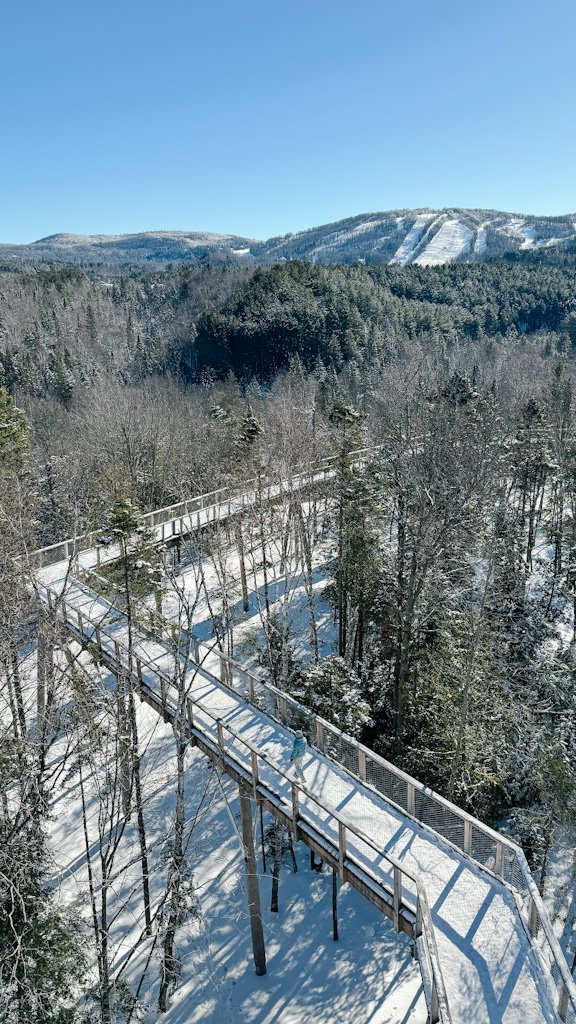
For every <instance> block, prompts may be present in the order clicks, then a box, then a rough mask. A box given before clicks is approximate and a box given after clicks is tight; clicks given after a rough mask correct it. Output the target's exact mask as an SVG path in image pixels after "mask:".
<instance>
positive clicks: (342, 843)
mask: <svg viewBox="0 0 576 1024" xmlns="http://www.w3.org/2000/svg"><path fill="white" fill-rule="evenodd" d="M345 857H346V825H345V824H344V822H342V821H339V822H338V871H339V872H340V878H341V879H342V881H344V858H345Z"/></svg>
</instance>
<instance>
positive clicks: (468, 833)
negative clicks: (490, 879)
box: [463, 819, 498, 874]
mask: <svg viewBox="0 0 576 1024" xmlns="http://www.w3.org/2000/svg"><path fill="white" fill-rule="evenodd" d="M471 849H472V822H470V821H467V820H466V819H464V846H463V850H464V853H466V854H469V853H470V850H471ZM496 873H497V874H498V872H496Z"/></svg>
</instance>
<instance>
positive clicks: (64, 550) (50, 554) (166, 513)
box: [31, 445, 382, 568]
mask: <svg viewBox="0 0 576 1024" xmlns="http://www.w3.org/2000/svg"><path fill="white" fill-rule="evenodd" d="M381 447H382V445H374V446H372V447H368V448H358V449H354V451H352V452H350V456H351V457H353V458H355V461H356V462H357V463H358V464H359V465H361V464H362V463H363V462H364V460H365V458H366V457H367V456H368V455H369V454H370V453H372V452H375V451H378V450H379V449H380V448H381ZM337 461H338V456H337V455H329V456H327V457H326V458H324V459H321V460H320V465H319V467H316V468H315V467H309V469H306V470H302V471H300V472H299V473H296V474H294V475H293V476H292V477H291V478H290V484H291V487H292V486H293V485H294V483H296V482H297V481H302V482H303V483H305V482H306V481H307V480H311V479H313V478H315V477H318V476H322V478H323V479H327V478H328V477H329V476H331V475H332V473H333V471H334V469H333V467H334V465H335V463H336V462H337ZM283 482H284V481H283ZM252 485H254V486H257V487H264V488H268V489H270V488H274V487H278V486H280V485H279V484H278V482H274V481H272V480H270V479H269V478H267V477H266V476H262V478H261V479H260V480H259V481H258V480H256V479H250V480H243V481H242V482H237V481H235V482H233V483H231V484H225V485H224V486H223V487H219V488H217V490H214V491H207V492H206V493H203V494H199V495H196V496H195V497H191V498H185V499H183V500H182V501H178V502H175V503H174V504H173V505H165V506H164V507H163V508H159V509H153V510H152V511H151V512H143V513H142V515H141V516H140V518H141V521H142V522H143V523H146V524H147V525H149V526H151V527H156V526H160V528H161V529H160V534H159V538H158V539H159V541H160V542H161V543H164V542H165V541H166V540H169V539H170V537H171V536H175V535H176V534H177V533H178V532H179V531H178V529H177V528H176V526H177V524H182V523H183V521H184V520H186V519H188V518H190V519H191V516H192V515H193V514H195V513H196V514H198V513H200V512H207V513H210V512H211V511H213V510H214V509H218V508H221V506H222V503H223V502H224V501H230V502H232V501H233V500H238V499H241V498H244V497H246V495H247V491H246V488H249V487H250V486H252ZM216 496H218V499H219V500H218V501H211V502H210V501H208V500H207V499H210V498H216ZM167 523H170V524H171V527H172V528H171V530H170V531H167V530H166V528H165V527H166V524H167ZM190 525H193V524H192V521H191V524H190ZM105 533H106V528H105V527H100V528H98V529H95V530H90V531H89V532H88V533H83V534H80V535H79V536H76V537H67V538H66V539H65V540H62V541H57V542H56V543H55V544H48V545H46V546H45V547H42V548H37V549H36V550H35V551H34V552H32V555H31V560H32V565H33V566H34V567H36V568H44V567H46V566H48V565H54V564H55V563H57V562H63V561H66V560H67V559H70V558H72V557H73V556H74V555H78V554H79V553H80V552H82V551H89V550H91V549H94V550H95V551H96V553H97V564H98V565H99V564H100V561H101V558H100V557H99V554H100V555H101V553H102V550H106V545H103V544H102V543H99V538H101V537H102V536H103V535H105Z"/></svg>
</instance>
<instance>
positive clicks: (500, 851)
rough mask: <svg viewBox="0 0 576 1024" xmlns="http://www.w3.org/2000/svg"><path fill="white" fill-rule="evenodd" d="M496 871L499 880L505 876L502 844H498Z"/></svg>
mask: <svg viewBox="0 0 576 1024" xmlns="http://www.w3.org/2000/svg"><path fill="white" fill-rule="evenodd" d="M494 869H495V872H496V874H497V875H498V877H499V878H502V877H503V875H504V847H503V845H502V843H496V863H495V865H494Z"/></svg>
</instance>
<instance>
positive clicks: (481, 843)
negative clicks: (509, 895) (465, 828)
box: [469, 825, 496, 871]
mask: <svg viewBox="0 0 576 1024" xmlns="http://www.w3.org/2000/svg"><path fill="white" fill-rule="evenodd" d="M471 832H472V834H471V837H470V850H469V853H470V856H471V857H473V858H474V860H477V861H478V863H479V864H483V865H484V867H486V868H489V869H490V871H496V841H495V839H493V838H492V836H491V835H489V834H487V833H486V832H485V831H484V830H483V829H481V828H478V827H477V826H476V825H472V828H471Z"/></svg>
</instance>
